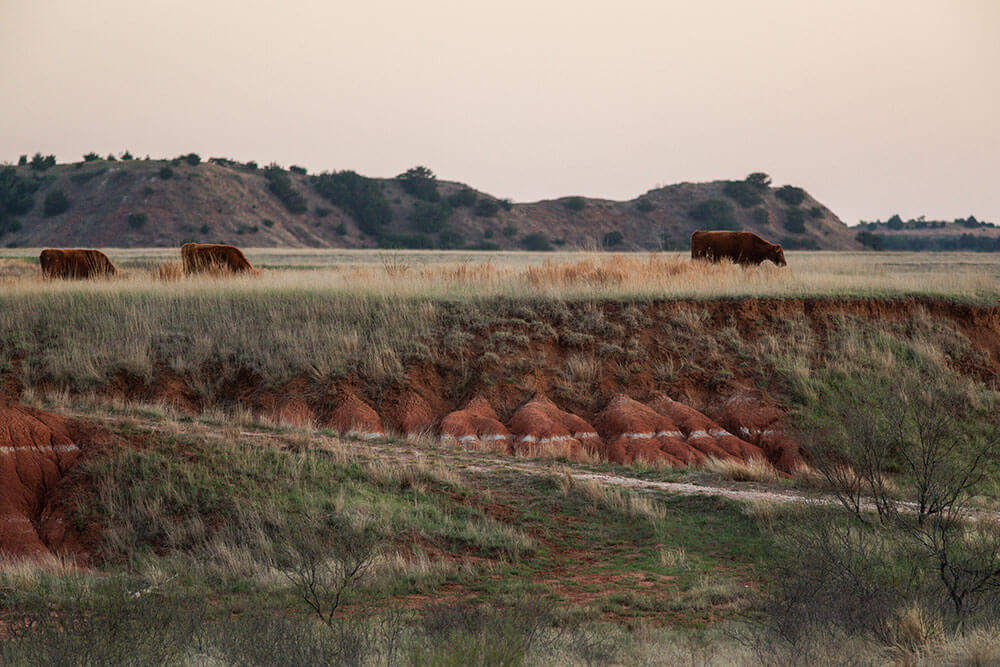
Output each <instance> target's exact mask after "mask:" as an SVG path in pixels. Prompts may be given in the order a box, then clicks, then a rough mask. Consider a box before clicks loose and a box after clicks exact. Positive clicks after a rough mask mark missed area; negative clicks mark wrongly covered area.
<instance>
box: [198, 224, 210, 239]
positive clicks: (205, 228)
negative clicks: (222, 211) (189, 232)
mask: <svg viewBox="0 0 1000 667" xmlns="http://www.w3.org/2000/svg"><path fill="white" fill-rule="evenodd" d="M199 231H201V235H202V236H205V235H206V234H208V225H207V224H203V225H202V226H201V229H200V230H199Z"/></svg>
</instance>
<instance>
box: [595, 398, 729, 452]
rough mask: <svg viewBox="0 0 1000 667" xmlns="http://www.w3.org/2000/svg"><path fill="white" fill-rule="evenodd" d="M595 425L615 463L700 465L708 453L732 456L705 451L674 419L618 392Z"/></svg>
mask: <svg viewBox="0 0 1000 667" xmlns="http://www.w3.org/2000/svg"><path fill="white" fill-rule="evenodd" d="M594 426H595V427H596V428H597V432H598V433H599V434H600V436H601V438H603V439H604V442H606V443H607V447H606V449H605V452H604V453H605V457H606V458H607V459H608V460H609V461H613V462H615V463H633V462H635V461H642V462H646V463H668V464H670V465H697V464H699V463H701V462H703V461H704V460H705V458H706V454H711V455H712V456H718V457H720V458H729V454H728V453H726V452H725V451H723V450H722V449H718V450H715V449H710V450H709V451H707V452H706V451H704V450H700V449H696V448H694V447H693V446H691V445H689V444H688V443H686V442H684V439H683V435H682V433H681V431H680V429H678V428H677V426H676V425H675V424H674V422H673V421H672V420H671V419H669V418H667V417H665V416H663V415H661V414H660V413H658V412H656V411H655V410H653V409H652V408H650V407H649V406H646V405H643V404H642V403H639V402H638V401H635V400H633V399H631V398H629V397H628V396H626V395H625V394H618V395H617V396H615V397H614V398H613V399H611V402H610V403H608V406H607V407H606V408H604V410H603V411H602V412H601V414H599V415H598V416H597V419H596V420H595V421H594Z"/></svg>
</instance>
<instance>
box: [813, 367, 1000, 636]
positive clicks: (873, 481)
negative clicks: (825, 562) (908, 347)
mask: <svg viewBox="0 0 1000 667" xmlns="http://www.w3.org/2000/svg"><path fill="white" fill-rule="evenodd" d="M994 403H995V399H994V398H993V397H991V396H990V395H987V394H983V393H981V392H979V391H977V390H976V388H975V387H974V386H973V385H971V384H969V383H968V382H966V381H964V380H963V379H962V378H960V377H959V376H957V374H955V373H953V372H947V371H946V372H944V373H942V371H941V368H940V366H937V365H934V364H931V363H930V362H928V361H927V360H926V359H922V358H920V357H915V358H914V359H912V360H911V361H909V362H908V363H899V364H898V367H897V368H896V372H895V373H894V374H893V375H889V374H887V373H884V372H882V373H879V372H877V371H875V370H858V371H853V372H852V373H851V374H850V375H847V374H840V373H836V372H831V373H830V375H829V377H828V378H827V381H826V382H825V383H824V385H822V388H821V389H820V391H819V392H818V393H817V395H816V396H815V398H814V400H813V401H812V408H811V411H810V413H809V414H812V415H813V417H812V418H811V419H807V420H806V421H805V422H804V433H805V434H806V436H807V437H808V438H809V440H810V441H812V442H815V443H817V445H816V446H815V447H814V448H813V460H814V465H815V466H816V467H817V468H818V469H819V471H820V472H821V473H822V475H823V476H824V478H825V479H826V480H827V482H828V484H829V486H830V488H831V490H832V491H833V493H834V494H835V495H836V497H837V499H838V500H839V501H840V503H841V504H842V505H843V507H844V508H846V509H847V510H848V512H849V514H850V515H851V516H852V517H853V518H854V520H856V521H858V522H860V523H861V524H863V525H865V526H866V527H868V528H869V529H871V530H874V531H876V532H881V533H883V534H891V535H892V537H893V539H895V540H904V541H905V543H906V545H907V548H908V549H909V551H910V553H911V554H912V557H913V558H917V559H919V561H918V563H919V564H921V565H922V566H924V567H925V568H926V571H927V572H929V573H933V575H934V576H936V578H937V580H938V583H939V585H940V590H941V592H942V593H943V594H944V596H945V599H946V600H948V601H949V602H950V605H951V609H952V611H953V612H954V617H955V619H956V621H957V623H958V625H959V626H960V627H962V626H963V625H964V623H965V621H966V619H967V618H968V616H969V614H970V613H971V612H972V611H973V610H974V608H975V606H976V604H977V603H981V602H984V599H983V598H984V596H985V597H993V598H995V597H996V592H997V591H1000V526H998V525H997V523H996V521H995V518H994V519H993V520H991V521H985V522H984V521H980V520H977V519H976V517H975V515H974V513H973V512H972V511H971V509H970V505H969V501H970V499H971V497H972V496H973V495H974V494H975V493H976V492H977V490H978V488H979V485H980V483H981V482H983V480H984V478H985V476H986V475H987V473H988V472H989V471H990V470H992V469H994V466H996V465H997V463H998V462H1000V457H998V453H997V441H998V427H997V425H996V422H995V420H994V418H993V416H992V415H994V414H995V410H996V405H995V404H994ZM861 555H862V554H858V553H854V554H853V557H860V556H861ZM994 601H995V600H994Z"/></svg>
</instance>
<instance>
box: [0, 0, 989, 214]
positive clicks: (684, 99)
mask: <svg viewBox="0 0 1000 667" xmlns="http://www.w3.org/2000/svg"><path fill="white" fill-rule="evenodd" d="M125 149H128V150H129V151H131V152H132V153H133V154H135V155H137V156H145V155H147V154H148V155H151V156H153V157H174V156H176V155H179V154H182V153H188V152H196V153H198V154H200V155H201V156H202V157H203V158H207V157H211V156H218V157H228V158H231V159H237V160H241V161H246V160H256V161H257V162H258V163H260V164H262V165H263V164H267V163H270V162H272V161H273V162H277V163H279V164H281V165H284V166H288V165H292V164H295V165H300V166H304V167H307V168H308V169H309V170H310V171H325V170H340V169H353V170H355V171H358V172H360V173H362V174H365V175H368V176H381V177H391V176H394V175H396V174H399V173H401V172H403V171H405V170H406V169H408V168H409V167H412V166H415V165H426V166H428V167H430V168H431V169H432V170H434V172H435V173H436V174H437V175H438V177H439V178H442V179H446V180H460V181H463V182H466V183H468V184H470V185H472V186H473V187H475V188H477V189H479V190H482V191H485V192H488V193H491V194H493V195H496V196H498V197H510V198H512V199H514V200H515V201H535V200H538V199H548V198H555V197H559V196H566V195H577V194H579V195H586V196H594V197H607V198H611V199H631V198H633V197H635V196H637V195H639V194H641V193H643V192H645V191H646V190H649V189H650V188H653V187H657V186H662V185H667V184H671V183H677V182H682V181H705V180H716V179H724V178H733V179H735V178H742V177H744V176H745V175H746V174H748V173H750V172H754V171H764V172H767V173H768V174H770V175H771V177H772V179H773V181H774V183H775V184H776V185H779V184H784V183H791V184H795V185H799V186H802V187H804V188H806V189H807V190H808V191H809V192H810V193H811V194H812V195H813V196H815V197H816V198H818V199H819V200H820V201H821V202H823V203H825V204H826V205H828V206H829V207H830V208H831V209H833V211H834V212H835V213H837V214H838V215H839V216H840V217H841V219H843V220H844V221H845V222H847V223H848V224H855V223H856V222H857V221H858V220H859V219H861V220H873V219H876V218H881V219H886V218H888V217H889V216H890V215H892V214H893V213H899V214H901V215H902V216H903V217H904V218H909V217H916V216H920V215H925V216H927V218H928V219H952V218H955V217H959V216H962V217H965V216H968V215H975V216H976V217H977V218H979V219H981V220H993V221H996V222H1000V0H835V1H827V0H754V1H752V2H750V1H747V0H727V1H722V0H687V1H683V2H681V1H676V0H617V1H616V2H592V1H590V0H573V1H564V0H533V1H526V0H504V1H502V2H501V1H492V2H479V1H477V0H464V1H454V2H452V1H445V0H424V1H423V2H412V1H396V0H367V1H366V2H351V3H345V2H338V1H336V0H327V1H318V0H315V1H314V0H295V1H289V2H276V1H273V0H272V1H269V2H265V1H261V0H216V1H213V0H197V1H190V0H170V1H169V2H161V1H160V0H143V1H142V2H136V1H135V0H72V1H71V0H0V161H7V162H14V161H16V160H17V158H18V156H19V155H21V154H28V155H31V154H34V153H35V152H39V151H40V152H42V153H43V154H55V155H56V157H57V159H58V160H59V161H60V162H68V161H77V160H79V159H80V157H81V156H82V155H83V154H84V153H86V152H89V151H95V152H97V153H100V154H102V155H105V154H107V153H109V152H115V153H120V152H122V151H123V150H125Z"/></svg>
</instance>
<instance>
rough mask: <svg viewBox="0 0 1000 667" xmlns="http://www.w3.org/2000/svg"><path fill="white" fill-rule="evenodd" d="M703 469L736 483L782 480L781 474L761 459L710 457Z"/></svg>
mask: <svg viewBox="0 0 1000 667" xmlns="http://www.w3.org/2000/svg"><path fill="white" fill-rule="evenodd" d="M702 468H703V469H704V470H706V471H708V472H710V473H714V474H716V475H719V476H721V477H722V478H723V479H729V480H733V481H735V482H768V483H774V482H777V481H778V480H780V479H781V474H780V473H779V472H778V471H777V470H775V469H774V466H772V465H771V464H770V463H768V462H767V461H765V460H764V459H760V458H752V459H750V460H747V461H741V460H738V459H719V458H715V457H714V456H710V457H708V458H707V459H706V460H705V463H704V464H702Z"/></svg>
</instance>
